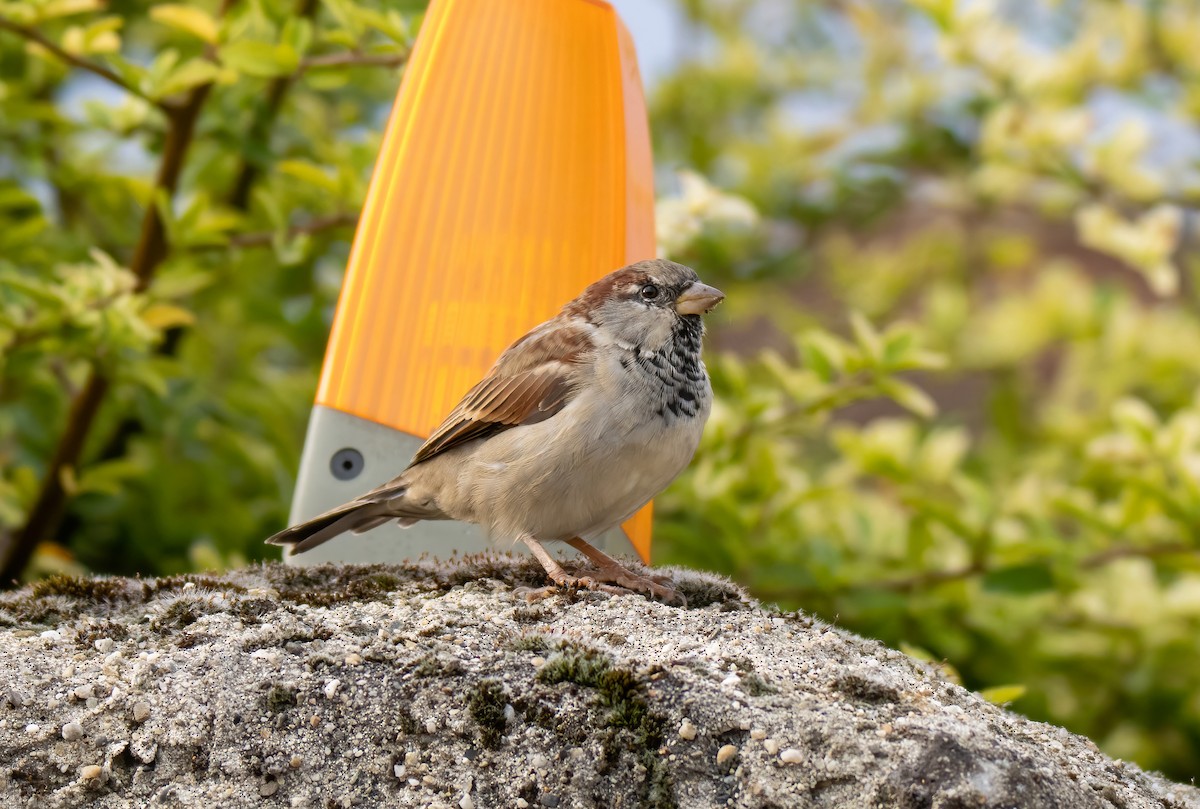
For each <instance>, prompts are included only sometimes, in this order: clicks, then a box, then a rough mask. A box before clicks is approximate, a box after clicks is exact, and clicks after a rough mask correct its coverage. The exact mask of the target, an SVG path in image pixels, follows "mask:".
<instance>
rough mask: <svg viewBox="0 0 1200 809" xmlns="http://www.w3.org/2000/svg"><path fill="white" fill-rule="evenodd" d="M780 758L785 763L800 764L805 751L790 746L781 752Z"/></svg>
mask: <svg viewBox="0 0 1200 809" xmlns="http://www.w3.org/2000/svg"><path fill="white" fill-rule="evenodd" d="M779 758H780V760H782V761H783V763H784V764H800V763H801V762H803V761H804V753H802V752H800V751H799V750H797V749H796V748H795V747H789V748H788V749H787V750H784V751H783V752H782V753H780V754H779Z"/></svg>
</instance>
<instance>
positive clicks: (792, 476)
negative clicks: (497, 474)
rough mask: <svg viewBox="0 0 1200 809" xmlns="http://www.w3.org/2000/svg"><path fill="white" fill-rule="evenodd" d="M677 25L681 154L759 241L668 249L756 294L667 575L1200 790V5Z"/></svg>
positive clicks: (664, 115) (663, 549) (673, 507)
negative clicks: (848, 642) (742, 204)
mask: <svg viewBox="0 0 1200 809" xmlns="http://www.w3.org/2000/svg"><path fill="white" fill-rule="evenodd" d="M684 6H685V9H686V13H685V15H684V17H685V24H686V26H687V33H686V34H685V35H684V37H683V38H684V39H686V41H688V42H694V43H700V44H698V45H697V46H696V49H695V52H694V54H693V56H692V58H691V59H690V60H689V61H687V62H685V63H684V64H683V65H682V66H681V67H680V68H679V69H678V71H677V72H675V73H674V74H673V75H672V76H670V77H668V78H667V79H665V80H664V82H663V83H662V84H661V86H659V87H658V88H657V90H656V92H655V93H654V96H653V104H654V111H653V116H654V120H655V127H654V132H655V135H656V138H657V143H656V147H657V151H656V159H657V161H658V162H659V164H660V166H662V167H664V168H665V169H669V168H672V167H686V168H687V169H688V170H690V171H695V172H698V173H699V174H700V175H702V176H704V177H706V178H708V181H709V182H710V183H711V184H712V186H713V187H715V188H719V189H721V190H720V191H716V190H713V191H712V192H710V193H711V194H717V195H724V196H730V195H733V196H737V197H739V198H741V199H744V200H745V201H747V202H749V203H750V205H751V206H752V208H753V209H754V210H755V211H756V212H757V215H758V217H759V221H758V222H757V223H753V222H752V221H751V219H750V218H744V222H745V227H743V228H742V230H741V231H739V232H738V233H736V234H735V235H733V236H732V237H730V236H726V235H723V234H722V233H721V232H720V231H712V230H711V229H709V230H707V231H706V230H700V231H699V232H698V233H697V235H696V237H695V238H694V239H690V240H685V243H684V244H682V245H673V249H672V251H671V253H672V255H673V257H675V258H678V259H680V260H682V261H685V262H688V263H691V264H693V265H694V266H696V267H697V269H699V271H700V272H701V274H702V275H704V276H705V277H706V278H709V277H711V278H716V279H718V280H721V279H722V277H724V279H723V280H724V282H725V283H727V284H730V285H731V286H733V287H734V289H733V290H731V294H730V296H729V300H728V303H727V305H726V307H723V309H722V310H718V312H717V313H715V315H714V317H715V320H716V321H717V322H716V323H715V325H714V327H713V330H712V332H713V334H712V336H713V340H714V342H715V344H716V345H717V346H718V347H719V348H720V349H723V351H721V352H720V353H719V354H718V355H717V356H715V357H713V358H711V360H710V363H709V366H710V370H711V371H712V374H713V377H714V386H715V388H716V390H717V405H716V408H715V410H714V413H713V416H712V420H711V422H710V425H709V428H710V429H709V430H708V432H707V434H706V437H705V443H704V446H703V447H702V449H701V451H700V452H699V453H698V456H697V460H696V462H695V463H694V464H693V466H692V467H691V469H690V470H689V471H688V472H687V473H686V475H685V477H684V478H683V479H682V480H680V481H679V482H678V483H677V485H675V486H674V487H672V488H671V489H670V490H669V492H668V493H667V495H666V496H664V497H663V498H662V499H661V500H660V505H659V510H658V512H657V515H658V533H657V538H658V545H657V546H656V547H658V548H659V556H658V559H659V561H662V562H675V563H683V564H688V565H695V566H700V567H706V568H711V569H715V570H721V571H724V572H727V573H729V574H730V575H732V576H733V577H734V578H735V579H736V580H738V581H739V582H742V583H744V584H746V585H748V586H749V587H750V588H751V589H752V590H753V591H754V592H755V593H756V594H758V595H759V596H761V597H763V598H765V599H769V600H776V601H780V602H781V603H783V604H786V605H788V606H792V607H803V608H804V609H807V610H811V611H813V612H816V613H817V614H820V615H822V616H823V617H825V618H827V619H829V620H836V621H838V622H839V623H840V624H842V625H844V626H846V627H847V628H849V629H853V630H855V631H857V632H861V633H864V634H867V635H871V636H874V637H878V638H881V639H882V640H884V641H885V642H887V643H889V644H891V645H893V646H901V647H902V648H906V649H907V650H908V651H909V652H910V653H912V654H916V655H918V656H924V657H927V658H929V659H932V660H944V661H946V662H947V664H948V665H949V666H950V667H951V668H952V669H956V670H957V672H958V673H959V674H960V675H961V677H962V679H963V681H964V682H965V683H966V684H967V685H968V686H969V687H971V688H976V689H991V688H998V690H995V691H991V692H990V693H991V694H992V695H993V696H994V697H996V698H998V699H1000V700H1015V703H1014V707H1015V708H1016V709H1017V710H1020V711H1023V712H1025V713H1027V714H1029V715H1031V716H1034V717H1036V718H1039V719H1044V720H1047V721H1052V722H1055V723H1058V724H1064V725H1066V726H1067V727H1069V728H1071V729H1073V730H1075V731H1078V732H1081V733H1085V734H1087V735H1089V736H1090V737H1092V738H1094V739H1096V741H1097V742H1099V744H1100V745H1101V747H1103V748H1104V749H1105V750H1106V751H1107V752H1109V753H1110V754H1113V755H1116V756H1120V757H1125V758H1131V759H1134V760H1136V761H1138V762H1140V763H1141V764H1143V765H1145V766H1148V767H1153V768H1160V769H1163V770H1165V771H1166V772H1168V773H1170V774H1171V775H1173V776H1175V777H1176V778H1180V779H1184V780H1187V779H1191V778H1194V777H1195V776H1196V775H1197V774H1198V773H1200V540H1198V539H1197V528H1196V527H1197V526H1198V525H1200V352H1198V351H1197V350H1196V346H1197V345H1200V342H1198V341H1200V313H1198V310H1197V304H1198V303H1200V298H1198V296H1197V293H1196V274H1197V270H1200V262H1197V256H1196V251H1195V244H1194V242H1191V241H1188V240H1187V239H1186V238H1185V234H1186V231H1187V227H1186V225H1187V223H1188V220H1189V218H1190V217H1191V215H1192V214H1191V210H1192V209H1194V208H1195V206H1196V204H1197V202H1200V137H1198V136H1197V135H1196V131H1195V129H1194V121H1195V120H1196V116H1197V113H1200V70H1198V68H1200V50H1198V49H1196V48H1195V43H1196V42H1197V41H1200V14H1198V11H1197V6H1196V5H1195V4H1194V3H1192V2H1186V1H1183V0H1181V1H1180V2H1173V0H1160V1H1157V2H1082V1H1080V2H1071V0H1061V1H1060V2H1042V3H1035V2H1004V3H987V2H965V3H964V2H955V0H920V1H919V2H913V3H910V4H902V3H899V2H879V3H828V2H812V3H791V4H782V3H774V2H766V1H765V0H764V1H763V2H755V1H754V0H746V1H744V2H686V3H684ZM1188 43H1191V44H1188ZM723 207H725V208H728V207H729V206H728V205H725V206H723ZM746 227H749V228H751V229H752V235H749V236H748V235H747V233H746V232H745V228H746ZM693 230H695V229H693ZM731 239H732V241H731ZM731 243H734V244H737V245H738V249H735V250H730V249H729V247H728V245H729V244H731ZM871 324H877V325H874V326H873V325H871ZM1008 686H1012V688H1009V687H1008ZM1017 686H1023V687H1024V690H1023V691H1022V690H1021V688H1019V687H1017Z"/></svg>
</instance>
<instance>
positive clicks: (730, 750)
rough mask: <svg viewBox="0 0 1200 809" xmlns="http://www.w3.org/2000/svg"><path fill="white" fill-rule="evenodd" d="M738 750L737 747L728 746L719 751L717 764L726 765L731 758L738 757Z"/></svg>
mask: <svg viewBox="0 0 1200 809" xmlns="http://www.w3.org/2000/svg"><path fill="white" fill-rule="evenodd" d="M737 752H738V749H737V746H736V745H732V744H727V745H725V746H724V747H722V748H721V749H720V750H718V751H717V764H724V763H725V762H726V761H729V760H730V759H731V758H733V757H734V756H736V755H737Z"/></svg>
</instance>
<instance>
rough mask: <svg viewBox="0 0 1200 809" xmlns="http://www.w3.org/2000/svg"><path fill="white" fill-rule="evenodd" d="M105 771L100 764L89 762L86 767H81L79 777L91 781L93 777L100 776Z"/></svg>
mask: <svg viewBox="0 0 1200 809" xmlns="http://www.w3.org/2000/svg"><path fill="white" fill-rule="evenodd" d="M102 772H104V770H103V769H101V768H100V765H98V764H89V765H87V766H86V767H80V768H79V777H80V778H82V779H84V780H85V781H90V780H92V779H93V778H99V777H100V773H102Z"/></svg>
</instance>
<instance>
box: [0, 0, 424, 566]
mask: <svg viewBox="0 0 1200 809" xmlns="http://www.w3.org/2000/svg"><path fill="white" fill-rule="evenodd" d="M418 11H419V10H418ZM418 22H419V17H418V16H414V12H413V11H412V10H411V9H410V10H408V11H404V12H403V13H402V12H399V11H396V10H395V4H394V3H382V2H381V3H364V2H347V1H345V0H327V2H324V3H320V4H318V3H317V2H314V1H313V0H258V1H257V2H253V3H234V2H230V3H226V4H225V6H223V7H218V6H217V4H216V3H194V4H163V3H131V2H121V1H120V0H117V1H116V2H112V3H102V2H99V1H98V0H72V1H71V2H62V1H60V0H45V1H43V2H17V3H13V2H0V355H2V358H3V359H2V364H0V527H3V528H5V529H8V530H9V531H13V530H14V529H16V528H17V527H18V526H20V525H21V523H22V521H23V520H24V518H25V515H26V514H27V512H28V511H29V509H30V508H31V506H32V504H33V502H34V500H35V498H36V496H37V493H38V491H39V488H40V486H41V480H42V477H43V475H44V473H45V470H46V468H47V460H48V459H49V458H50V457H51V455H52V453H53V452H54V448H55V447H56V446H57V445H58V442H59V440H60V436H61V435H62V433H63V430H64V424H66V423H67V422H68V421H69V418H70V415H71V414H70V413H69V412H68V408H69V405H70V402H71V400H72V399H73V398H75V397H77V396H78V395H79V392H80V389H81V387H84V386H85V385H86V384H87V380H88V378H89V375H90V374H92V373H100V374H103V376H104V378H105V379H107V380H108V382H109V384H108V389H107V396H106V399H105V401H104V404H103V406H102V408H101V410H100V411H99V415H98V417H97V419H96V422H95V424H94V425H93V426H92V428H91V430H90V431H89V434H88V437H87V442H86V446H85V449H84V452H83V458H82V462H81V463H79V464H68V465H67V466H65V467H64V469H63V471H62V473H61V475H60V478H61V482H62V484H63V488H64V489H65V490H66V491H67V493H68V495H69V496H70V498H71V499H70V510H69V512H68V514H67V519H66V523H65V524H64V526H63V527H62V528H61V529H60V530H59V532H58V536H59V537H60V543H59V544H60V545H69V549H68V551H69V554H70V555H73V556H74V557H75V558H76V560H77V561H78V562H81V563H82V564H83V565H85V566H86V567H88V568H90V569H93V570H103V571H112V572H119V573H135V572H140V573H145V574H162V573H173V572H178V571H184V570H189V569H192V568H194V567H196V566H213V565H217V566H220V565H227V564H236V563H239V562H242V561H244V560H246V559H247V558H258V557H261V556H262V555H263V548H262V547H261V538H262V537H264V536H267V535H269V534H270V533H272V532H273V531H275V530H277V529H278V527H279V526H280V525H282V524H283V523H284V522H285V520H286V518H287V505H288V502H289V501H290V497H291V488H292V485H293V480H294V477H293V476H294V473H295V469H296V466H297V464H298V463H299V452H300V448H301V446H302V443H303V436H304V424H305V420H306V418H307V416H308V411H309V409H310V407H311V404H312V392H313V389H314V387H315V385H316V373H317V368H318V364H319V358H320V357H321V356H322V354H323V351H324V343H325V339H326V337H327V335H328V328H329V322H330V316H331V314H332V306H333V302H334V300H335V298H336V294H337V290H338V285H339V283H340V274H341V271H342V268H343V266H344V261H345V257H346V253H347V250H348V243H347V242H348V239H349V237H350V236H351V232H352V231H351V226H352V225H353V222H354V218H355V215H356V213H357V210H358V207H359V205H360V204H361V200H362V197H363V195H364V193H365V188H366V183H367V181H368V179H369V172H370V167H371V165H372V163H373V161H374V159H375V153H376V151H377V148H378V138H379V135H380V129H381V127H382V122H383V120H384V117H383V116H384V115H385V114H386V105H387V103H388V102H389V101H390V99H391V97H392V96H393V95H394V94H395V90H396V85H397V72H396V69H397V67H398V66H399V65H400V64H402V62H403V60H404V56H405V55H406V54H407V52H408V49H409V45H410V37H411V33H412V31H414V30H415V26H416V25H417V24H418ZM410 26H411V27H410ZM71 60H74V61H73V63H69V62H71ZM197 91H202V92H203V93H205V95H204V96H203V97H202V98H201V104H200V105H199V111H198V115H197V116H196V119H195V122H194V128H193V129H192V130H191V131H190V132H188V135H189V136H190V141H189V142H186V143H185V144H183V146H182V148H179V147H180V144H179V135H180V133H182V132H184V131H185V130H186V129H187V121H185V120H182V117H183V116H181V112H180V111H181V110H182V109H183V108H184V107H185V106H186V105H187V104H188V103H189V102H191V101H192V99H193V98H195V95H193V94H195V93H196V92H197ZM173 139H174V140H173ZM172 150H175V154H174V157H176V158H178V159H179V160H181V161H182V171H181V173H180V175H179V178H178V182H177V184H176V187H175V188H169V187H164V186H165V184H164V183H163V182H162V176H163V174H162V173H163V171H164V170H165V169H164V167H163V164H164V162H165V157H166V156H167V155H168V154H169V153H171V151H172ZM147 209H152V211H153V212H155V213H157V214H158V216H159V218H160V220H161V223H162V226H163V228H164V229H165V232H166V243H167V247H166V250H165V257H164V258H162V260H161V261H158V262H154V261H147V260H146V259H145V258H144V253H145V248H146V244H147V239H146V233H145V231H146V221H145V220H144V216H145V215H146V211H147ZM130 268H137V269H138V270H140V272H133V271H131V269H130ZM143 276H144V277H143ZM64 555H67V554H66V553H65V552H64V551H63V549H61V548H59V549H58V550H57V552H56V551H55V549H54V548H53V547H52V546H51V547H49V548H43V549H42V552H41V553H40V554H39V556H38V558H37V561H38V564H40V565H42V566H43V567H50V568H54V567H55V566H56V565H59V564H61V562H62V557H63V556H64Z"/></svg>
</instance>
